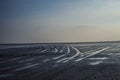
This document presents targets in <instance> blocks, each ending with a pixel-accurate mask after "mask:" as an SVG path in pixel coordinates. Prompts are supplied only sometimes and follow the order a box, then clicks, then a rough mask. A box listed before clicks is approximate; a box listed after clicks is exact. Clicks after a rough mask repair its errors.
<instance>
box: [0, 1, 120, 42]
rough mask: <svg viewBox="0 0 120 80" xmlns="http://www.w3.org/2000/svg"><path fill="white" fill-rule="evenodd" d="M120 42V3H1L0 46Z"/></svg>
mask: <svg viewBox="0 0 120 80" xmlns="http://www.w3.org/2000/svg"><path fill="white" fill-rule="evenodd" d="M114 40H120V0H0V43H49V42H91V41H114Z"/></svg>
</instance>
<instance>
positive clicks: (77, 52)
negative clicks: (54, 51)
mask: <svg viewBox="0 0 120 80" xmlns="http://www.w3.org/2000/svg"><path fill="white" fill-rule="evenodd" d="M72 48H73V49H74V50H75V51H76V54H75V55H73V56H72V57H67V58H63V59H61V60H58V61H57V62H56V63H59V62H62V61H63V63H66V62H68V61H69V60H72V59H74V58H75V57H77V56H78V55H79V54H80V51H79V50H78V49H77V48H75V47H73V46H72Z"/></svg>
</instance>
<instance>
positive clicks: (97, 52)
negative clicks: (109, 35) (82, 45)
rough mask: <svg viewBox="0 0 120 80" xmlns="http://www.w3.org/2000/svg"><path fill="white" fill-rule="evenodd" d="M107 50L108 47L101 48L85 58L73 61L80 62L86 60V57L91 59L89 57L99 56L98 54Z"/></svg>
mask: <svg viewBox="0 0 120 80" xmlns="http://www.w3.org/2000/svg"><path fill="white" fill-rule="evenodd" d="M107 49H109V47H106V48H103V49H101V50H98V51H95V52H93V53H91V54H90V55H87V56H85V57H82V58H79V59H77V60H75V62H78V61H81V60H83V59H85V58H88V57H91V56H93V55H96V54H99V53H100V52H102V51H105V50H107Z"/></svg>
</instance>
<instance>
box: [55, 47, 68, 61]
mask: <svg viewBox="0 0 120 80" xmlns="http://www.w3.org/2000/svg"><path fill="white" fill-rule="evenodd" d="M68 53H70V48H69V47H68V46H67V53H66V54H63V55H60V56H57V57H54V58H53V59H59V58H61V57H63V56H65V55H67V54H68Z"/></svg>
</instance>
